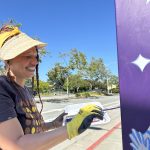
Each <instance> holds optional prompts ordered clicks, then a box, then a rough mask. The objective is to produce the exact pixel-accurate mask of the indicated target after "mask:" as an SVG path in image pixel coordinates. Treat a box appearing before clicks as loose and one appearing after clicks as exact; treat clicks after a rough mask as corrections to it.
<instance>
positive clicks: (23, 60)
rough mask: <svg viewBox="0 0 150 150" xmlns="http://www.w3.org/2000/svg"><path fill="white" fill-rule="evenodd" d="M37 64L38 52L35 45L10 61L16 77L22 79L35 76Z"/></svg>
mask: <svg viewBox="0 0 150 150" xmlns="http://www.w3.org/2000/svg"><path fill="white" fill-rule="evenodd" d="M37 64H38V61H37V52H36V49H35V47H34V48H31V49H29V50H27V51H26V52H24V53H22V54H20V55H19V56H17V57H15V58H13V59H12V60H10V61H9V67H10V70H11V71H12V72H13V74H14V75H15V76H16V78H18V79H21V80H25V79H28V78H31V77H33V76H34V71H35V68H36V65H37Z"/></svg>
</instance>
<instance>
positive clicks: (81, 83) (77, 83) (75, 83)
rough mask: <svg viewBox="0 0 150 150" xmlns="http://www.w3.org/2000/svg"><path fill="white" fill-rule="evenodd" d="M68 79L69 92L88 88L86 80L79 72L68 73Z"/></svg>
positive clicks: (65, 86) (65, 85) (65, 87)
mask: <svg viewBox="0 0 150 150" xmlns="http://www.w3.org/2000/svg"><path fill="white" fill-rule="evenodd" d="M68 80H69V82H68V83H69V84H68V87H69V90H70V91H71V92H74V93H76V92H79V91H81V90H87V89H89V86H90V85H89V83H88V82H87V81H86V80H84V79H82V77H81V75H79V74H75V75H70V76H69V78H68ZM64 89H65V90H66V89H67V80H65V84H64Z"/></svg>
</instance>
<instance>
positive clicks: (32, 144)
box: [0, 24, 103, 150]
mask: <svg viewBox="0 0 150 150" xmlns="http://www.w3.org/2000/svg"><path fill="white" fill-rule="evenodd" d="M45 46H46V44H45V43H43V42H40V41H38V40H34V39H33V38H31V37H30V36H28V35H27V34H25V33H23V32H22V31H20V30H19V29H18V27H16V26H14V25H11V24H7V25H4V26H3V27H2V28H1V30H0V59H1V60H3V61H4V63H5V69H6V75H2V76H0V136H2V137H5V138H7V139H8V140H9V141H10V142H12V143H14V144H16V145H17V146H19V148H21V149H25V150H47V149H50V148H52V147H53V146H55V145H57V144H58V143H61V142H62V141H64V140H66V139H72V138H73V137H75V136H78V135H79V134H81V133H82V132H84V131H85V130H86V129H87V128H88V127H89V126H90V124H91V122H92V120H93V118H95V117H96V118H99V119H103V111H102V109H101V108H100V107H98V106H96V105H93V104H90V105H86V106H85V107H83V108H81V109H80V110H79V113H78V114H77V115H76V116H75V117H74V118H73V119H72V120H71V121H70V122H68V123H67V124H66V125H65V126H62V122H63V117H64V115H66V114H65V113H62V114H60V115H59V116H58V117H57V118H56V119H55V120H54V121H52V122H48V123H45V122H44V120H43V117H42V115H41V112H39V111H38V109H37V107H36V103H35V101H34V98H33V95H32V93H31V91H30V90H29V89H28V88H27V87H26V86H25V81H26V79H30V78H32V77H34V72H36V79H37V87H38V86H39V82H38V80H39V77H38V63H39V51H40V49H41V48H43V47H45ZM37 92H38V94H39V93H40V92H39V88H37ZM39 98H41V97H40V95H39ZM50 129H53V130H50ZM2 143H3V140H0V146H1V145H3V144H2ZM1 148H2V149H5V148H3V147H1ZM12 149H13V148H12Z"/></svg>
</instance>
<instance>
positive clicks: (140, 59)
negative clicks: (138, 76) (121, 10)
mask: <svg viewBox="0 0 150 150" xmlns="http://www.w3.org/2000/svg"><path fill="white" fill-rule="evenodd" d="M131 63H133V64H135V65H136V66H138V67H139V68H140V70H141V71H142V72H143V70H144V68H145V67H146V65H147V64H148V63H150V59H147V58H145V57H143V56H142V55H141V54H140V55H139V56H138V57H137V58H136V60H134V61H133V62H131Z"/></svg>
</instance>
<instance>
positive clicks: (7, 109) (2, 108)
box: [0, 83, 17, 122]
mask: <svg viewBox="0 0 150 150" xmlns="http://www.w3.org/2000/svg"><path fill="white" fill-rule="evenodd" d="M9 92H10V89H8V88H7V87H6V86H5V85H4V84H3V83H0V122H3V121H6V120H9V119H12V118H15V117H17V114H16V111H15V103H14V101H13V99H12V97H11V93H9Z"/></svg>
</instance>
